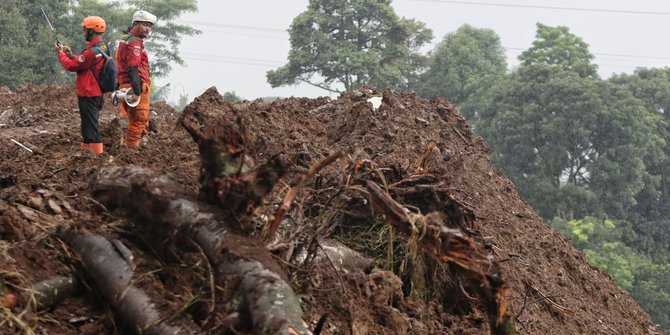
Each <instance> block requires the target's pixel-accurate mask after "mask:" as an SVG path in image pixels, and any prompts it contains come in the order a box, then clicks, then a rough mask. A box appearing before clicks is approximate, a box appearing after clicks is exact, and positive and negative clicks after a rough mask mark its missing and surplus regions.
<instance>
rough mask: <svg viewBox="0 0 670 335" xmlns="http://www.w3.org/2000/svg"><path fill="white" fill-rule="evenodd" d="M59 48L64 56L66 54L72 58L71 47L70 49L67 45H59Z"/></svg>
mask: <svg viewBox="0 0 670 335" xmlns="http://www.w3.org/2000/svg"><path fill="white" fill-rule="evenodd" d="M61 50H63V53H64V54H65V56H67V58H70V59H72V49H70V47H69V46H67V45H63V46H61Z"/></svg>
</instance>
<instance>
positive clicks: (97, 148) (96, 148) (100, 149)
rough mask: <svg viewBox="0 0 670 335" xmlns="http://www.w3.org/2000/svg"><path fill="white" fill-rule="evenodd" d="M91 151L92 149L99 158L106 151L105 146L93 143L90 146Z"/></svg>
mask: <svg viewBox="0 0 670 335" xmlns="http://www.w3.org/2000/svg"><path fill="white" fill-rule="evenodd" d="M89 149H91V152H92V153H93V154H94V155H96V156H98V155H100V154H102V152H103V151H104V145H102V143H91V144H89Z"/></svg>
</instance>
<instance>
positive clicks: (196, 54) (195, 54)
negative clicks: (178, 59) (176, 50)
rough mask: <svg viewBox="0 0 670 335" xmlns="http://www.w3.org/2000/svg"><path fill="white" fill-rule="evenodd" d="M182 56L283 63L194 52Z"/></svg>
mask: <svg viewBox="0 0 670 335" xmlns="http://www.w3.org/2000/svg"><path fill="white" fill-rule="evenodd" d="M182 54H183V55H185V56H195V57H201V58H202V57H208V58H223V59H227V60H233V61H245V62H257V63H268V64H269V65H283V64H284V63H283V62H277V61H271V60H265V59H254V58H246V57H233V56H223V55H211V54H201V53H194V52H182Z"/></svg>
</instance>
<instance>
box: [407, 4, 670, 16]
mask: <svg viewBox="0 0 670 335" xmlns="http://www.w3.org/2000/svg"><path fill="white" fill-rule="evenodd" d="M405 1H412V2H435V3H450V4H457V5H473V6H489V7H513V8H527V9H549V10H566V11H576V12H600V13H616V14H640V15H665V16H667V15H670V12H653V11H637V10H623V9H605V8H579V7H558V6H538V5H519V4H509V3H495V2H478V1H455V0H405Z"/></svg>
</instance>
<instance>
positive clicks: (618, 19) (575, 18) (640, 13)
mask: <svg viewBox="0 0 670 335" xmlns="http://www.w3.org/2000/svg"><path fill="white" fill-rule="evenodd" d="M308 3H309V1H308V0H244V1H220V0H198V11H197V12H196V13H189V14H187V15H184V16H183V17H181V18H180V19H179V20H178V22H180V23H185V24H189V25H192V26H194V27H195V28H198V29H200V30H201V31H202V34H200V35H197V36H193V37H186V38H184V39H183V41H182V43H181V47H180V52H181V55H182V56H183V58H184V60H185V62H186V66H179V65H175V66H174V67H173V70H172V72H171V73H170V75H169V77H167V78H161V79H159V80H157V84H158V85H165V84H167V83H170V84H171V85H170V86H171V94H170V100H171V101H176V100H177V98H178V97H179V94H180V93H182V92H183V93H186V94H187V95H188V97H189V100H192V99H193V98H195V97H196V96H198V95H200V94H201V93H202V92H203V91H204V90H206V89H207V88H209V87H211V86H216V87H217V89H218V90H219V92H221V93H222V94H223V92H225V91H235V93H236V94H237V95H238V96H241V97H243V98H246V99H249V100H253V99H255V98H259V97H266V96H281V97H288V96H296V97H312V98H313V97H317V96H332V97H335V96H336V95H334V94H332V93H329V92H327V91H324V90H321V89H318V88H315V87H313V86H310V85H307V84H301V85H298V86H290V87H280V88H274V89H273V88H272V87H270V85H269V84H268V83H267V81H266V79H265V73H266V71H268V70H271V69H275V68H278V67H280V66H282V65H284V64H286V58H287V56H288V51H289V49H290V44H289V39H288V32H287V31H286V30H287V29H288V28H289V26H290V24H291V22H292V20H293V18H294V17H295V16H296V15H298V14H300V13H301V12H303V11H305V10H306V9H307V5H308ZM392 5H393V8H394V9H395V12H396V14H398V15H399V16H402V17H406V18H415V19H417V20H419V21H422V22H424V23H426V25H427V26H428V27H429V28H431V29H432V30H433V34H434V38H433V41H432V45H431V47H430V49H432V48H433V47H434V46H435V44H437V43H438V42H440V41H441V40H442V38H443V37H444V36H445V35H446V34H448V33H450V32H453V31H455V30H456V29H458V28H459V27H460V26H461V25H463V24H466V23H468V24H470V25H472V26H475V27H479V28H490V29H493V30H494V31H495V32H496V33H497V34H498V36H500V39H501V42H502V45H503V47H505V48H506V55H507V62H508V65H509V66H510V67H513V66H515V65H517V64H518V61H517V59H516V58H517V56H518V55H519V54H520V53H521V52H522V51H523V50H526V49H528V48H529V47H530V45H531V43H532V41H533V40H534V38H535V31H536V26H535V24H536V23H537V22H541V23H543V24H546V25H550V26H558V25H561V26H567V27H569V28H570V31H571V32H572V33H574V34H576V35H577V36H579V37H581V38H582V39H584V40H585V41H586V42H587V43H588V44H589V45H590V50H591V52H592V53H593V54H594V55H595V56H596V59H595V62H596V63H597V64H598V66H599V69H600V75H601V76H602V77H604V78H607V77H609V76H610V75H611V74H612V73H622V72H625V73H632V72H633V71H634V70H635V68H636V67H663V66H668V65H670V41H669V39H668V34H670V1H660V0H637V1H621V0H619V1H606V0H563V1H558V0H534V1H528V0H477V1H475V0H462V1H451V0H394V1H393V3H392ZM537 7H543V8H537ZM576 9H579V10H576ZM149 51H151V50H149Z"/></svg>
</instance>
